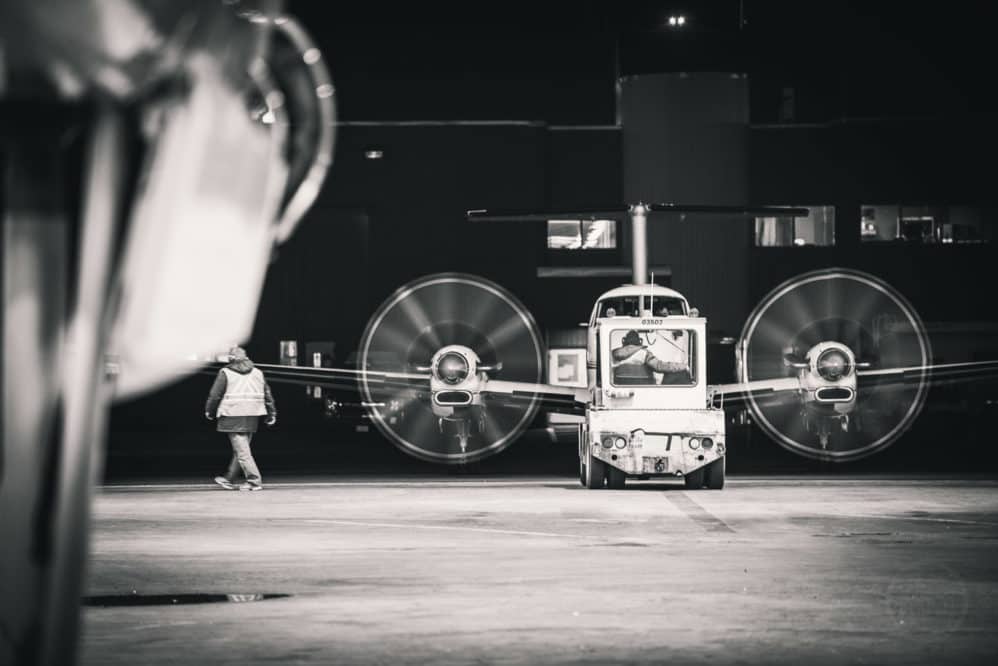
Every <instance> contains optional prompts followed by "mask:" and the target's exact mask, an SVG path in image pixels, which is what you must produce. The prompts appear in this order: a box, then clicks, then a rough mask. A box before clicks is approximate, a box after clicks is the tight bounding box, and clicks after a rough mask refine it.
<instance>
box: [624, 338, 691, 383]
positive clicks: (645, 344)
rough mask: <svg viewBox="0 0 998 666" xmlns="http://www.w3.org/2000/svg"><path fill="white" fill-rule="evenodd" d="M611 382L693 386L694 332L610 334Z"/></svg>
mask: <svg viewBox="0 0 998 666" xmlns="http://www.w3.org/2000/svg"><path fill="white" fill-rule="evenodd" d="M610 367H611V380H612V382H613V384H614V385H617V386H692V385H694V384H696V374H695V373H696V367H697V366H696V332H695V331H692V330H688V329H676V328H633V329H626V328H623V329H617V330H614V331H611V332H610Z"/></svg>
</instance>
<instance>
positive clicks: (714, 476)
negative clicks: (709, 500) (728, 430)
mask: <svg viewBox="0 0 998 666" xmlns="http://www.w3.org/2000/svg"><path fill="white" fill-rule="evenodd" d="M724 461H725V458H724V457H723V456H722V457H720V458H718V459H717V460H715V461H714V462H712V463H710V464H709V465H707V466H706V467H705V468H704V469H706V470H707V487H708V488H710V489H711V490H721V489H723V488H724V467H725V465H724Z"/></svg>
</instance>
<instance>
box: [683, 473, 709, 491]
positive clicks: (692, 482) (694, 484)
mask: <svg viewBox="0 0 998 666" xmlns="http://www.w3.org/2000/svg"><path fill="white" fill-rule="evenodd" d="M705 476H706V470H705V469H704V468H703V467H701V468H700V469H697V470H694V471H692V472H690V473H689V474H687V475H686V476H684V477H683V484H684V485H685V486H686V490H700V489H701V488H703V483H704V477H705Z"/></svg>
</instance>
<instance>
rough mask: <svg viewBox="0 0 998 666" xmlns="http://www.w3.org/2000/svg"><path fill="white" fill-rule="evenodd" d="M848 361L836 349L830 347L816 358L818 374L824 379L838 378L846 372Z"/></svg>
mask: <svg viewBox="0 0 998 666" xmlns="http://www.w3.org/2000/svg"><path fill="white" fill-rule="evenodd" d="M848 368H849V361H848V359H847V358H846V355H845V354H844V353H842V352H841V351H839V350H838V349H830V350H828V351H826V352H825V353H824V354H822V355H821V358H819V359H818V374H820V375H821V376H822V377H824V378H825V379H838V378H839V377H841V376H843V375H844V374H846V372H847V370H848Z"/></svg>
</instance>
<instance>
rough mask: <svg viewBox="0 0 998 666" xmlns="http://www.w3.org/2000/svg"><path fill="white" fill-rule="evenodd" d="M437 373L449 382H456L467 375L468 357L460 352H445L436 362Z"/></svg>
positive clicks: (462, 379)
mask: <svg viewBox="0 0 998 666" xmlns="http://www.w3.org/2000/svg"><path fill="white" fill-rule="evenodd" d="M437 374H439V375H440V378H441V379H442V380H444V381H445V382H447V383H449V384H457V383H459V382H461V381H464V379H465V378H466V377H467V376H468V359H466V358H464V357H463V356H461V355H460V354H456V353H449V354H445V355H444V357H443V358H441V359H440V362H439V363H437Z"/></svg>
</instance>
